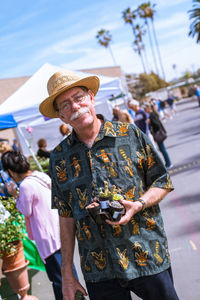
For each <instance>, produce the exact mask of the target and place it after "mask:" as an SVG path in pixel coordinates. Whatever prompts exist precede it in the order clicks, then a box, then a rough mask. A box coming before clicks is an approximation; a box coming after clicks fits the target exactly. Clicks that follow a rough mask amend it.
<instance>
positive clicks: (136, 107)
mask: <svg viewBox="0 0 200 300" xmlns="http://www.w3.org/2000/svg"><path fill="white" fill-rule="evenodd" d="M129 107H130V108H131V109H132V110H133V111H134V112H135V118H134V123H135V125H136V126H137V127H138V128H140V130H142V131H143V132H144V133H147V116H146V113H145V112H144V109H142V108H141V107H140V104H139V101H137V100H131V101H130V102H129Z"/></svg>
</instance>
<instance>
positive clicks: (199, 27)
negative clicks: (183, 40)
mask: <svg viewBox="0 0 200 300" xmlns="http://www.w3.org/2000/svg"><path fill="white" fill-rule="evenodd" d="M193 2H194V4H193V9H191V10H189V11H188V13H189V14H190V16H189V18H190V19H192V23H191V24H190V32H189V35H190V36H191V37H193V38H194V36H197V43H200V0H193Z"/></svg>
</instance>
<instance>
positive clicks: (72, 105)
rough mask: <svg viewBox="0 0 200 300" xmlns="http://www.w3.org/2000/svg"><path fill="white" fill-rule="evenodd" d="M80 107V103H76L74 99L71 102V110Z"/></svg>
mask: <svg viewBox="0 0 200 300" xmlns="http://www.w3.org/2000/svg"><path fill="white" fill-rule="evenodd" d="M79 108H80V104H78V103H76V102H74V101H72V102H71V110H72V111H76V110H77V109H79Z"/></svg>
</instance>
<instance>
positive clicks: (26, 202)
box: [16, 183, 34, 217]
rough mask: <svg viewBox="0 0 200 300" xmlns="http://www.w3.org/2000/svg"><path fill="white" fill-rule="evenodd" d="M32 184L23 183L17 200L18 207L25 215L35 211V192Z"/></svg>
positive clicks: (27, 215)
mask: <svg viewBox="0 0 200 300" xmlns="http://www.w3.org/2000/svg"><path fill="white" fill-rule="evenodd" d="M31 191H32V186H31V185H30V184H28V183H26V184H23V183H22V184H21V185H20V188H19V199H18V200H17V205H16V206H17V209H18V210H19V211H20V212H21V213H22V214H23V215H24V216H25V217H30V216H31V215H32V212H33V199H34V197H33V193H31Z"/></svg>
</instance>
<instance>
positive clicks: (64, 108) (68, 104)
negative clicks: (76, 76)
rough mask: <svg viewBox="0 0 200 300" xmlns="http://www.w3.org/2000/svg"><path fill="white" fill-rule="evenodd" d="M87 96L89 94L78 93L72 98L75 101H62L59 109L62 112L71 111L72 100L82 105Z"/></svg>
mask: <svg viewBox="0 0 200 300" xmlns="http://www.w3.org/2000/svg"><path fill="white" fill-rule="evenodd" d="M87 97H88V94H87V95H77V96H75V97H73V98H72V99H73V101H64V102H63V103H62V105H61V106H60V107H59V108H58V111H59V112H60V113H61V114H64V113H66V112H69V111H70V110H71V108H72V102H73V103H76V104H78V105H80V104H81V103H83V102H85V101H86V99H87Z"/></svg>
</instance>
